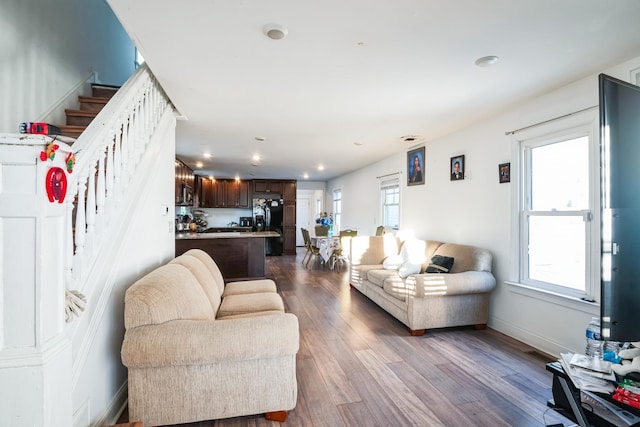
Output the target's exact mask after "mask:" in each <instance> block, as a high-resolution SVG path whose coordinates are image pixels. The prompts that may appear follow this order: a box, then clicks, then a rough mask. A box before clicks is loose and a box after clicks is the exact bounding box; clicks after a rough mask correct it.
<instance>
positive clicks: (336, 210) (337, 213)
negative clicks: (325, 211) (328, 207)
mask: <svg viewBox="0 0 640 427" xmlns="http://www.w3.org/2000/svg"><path fill="white" fill-rule="evenodd" d="M341 219H342V190H340V189H338V190H333V229H334V230H340V223H341ZM334 232H335V231H334Z"/></svg>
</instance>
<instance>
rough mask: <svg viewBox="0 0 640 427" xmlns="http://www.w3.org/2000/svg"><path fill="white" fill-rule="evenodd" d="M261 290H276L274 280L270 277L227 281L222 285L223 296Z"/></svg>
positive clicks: (253, 292)
mask: <svg viewBox="0 0 640 427" xmlns="http://www.w3.org/2000/svg"><path fill="white" fill-rule="evenodd" d="M261 292H277V288H276V282H274V281H273V280H271V279H258V280H247V281H244V282H229V283H227V284H226V285H225V286H224V293H223V294H222V296H223V297H226V296H229V295H242V294H255V293H261Z"/></svg>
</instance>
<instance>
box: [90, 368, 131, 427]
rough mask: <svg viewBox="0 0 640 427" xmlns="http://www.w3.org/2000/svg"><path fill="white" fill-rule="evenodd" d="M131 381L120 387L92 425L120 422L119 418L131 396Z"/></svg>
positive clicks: (93, 426)
mask: <svg viewBox="0 0 640 427" xmlns="http://www.w3.org/2000/svg"><path fill="white" fill-rule="evenodd" d="M128 387H129V382H128V381H127V380H125V381H124V384H122V386H121V387H120V388H119V389H118V392H117V393H116V394H115V396H113V399H111V402H110V403H109V406H107V408H106V409H105V411H104V413H103V414H102V416H101V417H100V418H99V419H98V420H97V421H96V422H95V423H92V424H91V427H102V426H108V425H113V424H116V423H117V422H118V419H119V418H120V416H121V415H122V413H123V412H124V410H125V409H126V407H127V400H128V397H129V390H128Z"/></svg>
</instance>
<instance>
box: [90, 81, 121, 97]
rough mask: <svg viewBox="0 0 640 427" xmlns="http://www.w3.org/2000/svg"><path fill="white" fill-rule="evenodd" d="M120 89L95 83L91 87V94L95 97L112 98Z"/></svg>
mask: <svg viewBox="0 0 640 427" xmlns="http://www.w3.org/2000/svg"><path fill="white" fill-rule="evenodd" d="M118 89H120V86H113V85H103V84H98V83H93V84H92V85H91V92H92V93H93V96H95V97H106V98H111V97H112V96H113V95H115V94H116V92H117V91H118Z"/></svg>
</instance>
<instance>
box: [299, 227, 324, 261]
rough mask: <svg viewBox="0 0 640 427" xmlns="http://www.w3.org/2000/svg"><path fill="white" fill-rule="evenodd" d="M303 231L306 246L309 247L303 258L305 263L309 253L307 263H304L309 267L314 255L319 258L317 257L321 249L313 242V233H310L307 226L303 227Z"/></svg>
mask: <svg viewBox="0 0 640 427" xmlns="http://www.w3.org/2000/svg"><path fill="white" fill-rule="evenodd" d="M301 231H302V238H303V239H304V246H305V247H306V248H307V252H306V253H305V254H304V255H305V256H304V257H303V258H302V262H303V263H304V259H305V258H306V256H307V255H309V258H307V263H306V264H305V265H304V266H305V267H308V266H309V261H311V258H312V257H316V260H317V258H318V257H319V256H320V249H318V248H317V247H315V246H313V244H312V243H311V235H310V234H309V230H307V229H306V228H301Z"/></svg>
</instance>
